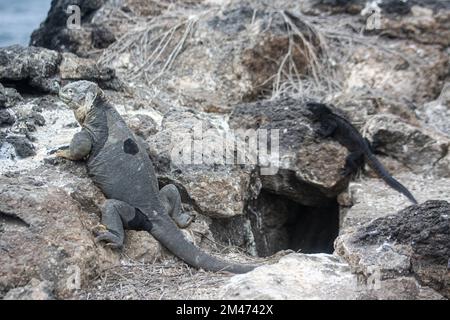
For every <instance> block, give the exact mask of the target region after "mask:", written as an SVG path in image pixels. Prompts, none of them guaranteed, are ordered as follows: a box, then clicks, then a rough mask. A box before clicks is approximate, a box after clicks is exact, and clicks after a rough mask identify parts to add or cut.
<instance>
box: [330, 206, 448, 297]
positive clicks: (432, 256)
mask: <svg viewBox="0 0 450 320" xmlns="http://www.w3.org/2000/svg"><path fill="white" fill-rule="evenodd" d="M449 216H450V204H449V203H448V202H446V201H431V200H430V201H427V202H425V203H423V204H421V205H415V206H410V207H408V208H406V209H404V210H402V211H400V212H398V213H397V214H392V215H388V216H386V217H382V218H379V219H376V220H374V221H372V222H371V223H369V224H368V225H365V226H363V227H361V228H359V229H357V230H356V231H355V232H350V233H347V234H344V235H342V236H340V237H339V238H338V240H337V242H336V251H337V253H338V254H339V255H341V256H342V257H344V258H345V259H346V260H347V261H348V262H349V263H350V265H351V266H352V270H354V271H355V272H357V273H359V274H361V275H362V276H363V277H364V278H365V279H366V280H367V282H368V283H369V284H373V290H374V292H377V291H378V293H380V292H385V293H384V294H388V295H389V296H391V297H397V298H406V299H410V298H421V299H423V298H424V297H428V298H438V297H439V295H438V294H433V292H432V291H431V290H430V289H429V288H433V289H434V290H436V291H437V292H439V293H440V294H441V295H443V296H445V297H447V298H448V297H449V294H450V291H449V289H450V277H449V275H448V257H449V256H450V245H449V243H450V241H449V238H450V220H449ZM415 279H417V280H418V281H419V282H418V283H416V281H415ZM385 280H386V281H388V282H389V284H388V286H387V287H384V284H385V283H384V281H385ZM405 281H406V282H407V283H409V284H410V285H412V287H409V288H408V290H405V288H402V287H401V286H397V285H394V286H393V285H392V284H393V283H395V282H397V284H398V285H400V284H401V283H402V282H405ZM414 283H415V285H413V284H414ZM419 283H420V284H419ZM427 287H429V288H427Z"/></svg>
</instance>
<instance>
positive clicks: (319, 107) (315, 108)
mask: <svg viewBox="0 0 450 320" xmlns="http://www.w3.org/2000/svg"><path fill="white" fill-rule="evenodd" d="M306 107H307V108H308V110H309V112H311V115H312V119H313V120H314V121H316V120H319V119H320V118H322V117H323V116H326V115H328V114H331V113H332V111H331V109H330V108H329V107H327V105H325V104H323V103H317V102H308V103H307V104H306Z"/></svg>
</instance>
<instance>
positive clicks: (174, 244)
mask: <svg viewBox="0 0 450 320" xmlns="http://www.w3.org/2000/svg"><path fill="white" fill-rule="evenodd" d="M150 221H151V223H152V227H151V230H147V231H148V232H150V234H151V235H153V236H154V237H155V238H156V239H157V240H158V241H159V242H160V243H161V244H162V245H163V246H165V247H166V248H167V249H169V250H170V251H171V252H172V253H173V254H175V255H176V256H177V257H179V258H180V259H182V260H184V261H185V262H186V263H187V264H189V265H191V266H193V267H195V268H202V269H204V270H207V271H228V272H232V273H246V272H249V271H251V270H253V269H254V268H256V267H257V266H255V265H246V264H235V263H229V262H225V261H222V260H219V259H217V258H215V257H213V256H211V255H209V254H207V253H206V252H204V251H202V250H200V249H199V248H198V247H196V246H195V245H194V244H193V243H191V242H190V241H188V240H187V239H186V238H185V237H184V235H183V233H182V232H181V230H180V229H178V227H177V226H176V224H175V223H174V222H173V221H172V219H171V218H170V217H169V216H168V215H165V214H157V215H156V216H152V217H151V219H150Z"/></svg>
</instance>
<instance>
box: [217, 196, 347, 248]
mask: <svg viewBox="0 0 450 320" xmlns="http://www.w3.org/2000/svg"><path fill="white" fill-rule="evenodd" d="M211 231H212V233H213V235H214V238H215V239H216V240H218V241H220V242H222V243H224V244H225V245H233V246H239V247H241V248H243V249H244V250H246V251H247V252H248V253H250V254H254V255H257V256H260V257H266V256H270V255H272V254H275V253H277V252H278V251H282V250H288V249H291V250H294V251H299V252H302V253H333V251H334V246H333V244H334V240H335V239H336V237H337V236H338V233H339V205H338V203H337V201H336V200H333V201H330V202H327V203H324V206H322V207H309V206H304V205H302V204H299V203H297V202H295V201H292V200H290V199H289V198H287V197H285V196H281V195H276V194H273V193H271V192H268V191H266V190H262V191H261V193H260V195H259V196H258V198H257V199H256V200H255V201H254V202H253V203H250V204H249V205H248V208H247V215H246V216H238V217H235V218H232V219H212V224H211Z"/></svg>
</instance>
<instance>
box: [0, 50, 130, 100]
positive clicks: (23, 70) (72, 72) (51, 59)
mask: <svg viewBox="0 0 450 320" xmlns="http://www.w3.org/2000/svg"><path fill="white" fill-rule="evenodd" d="M81 79H85V80H91V81H95V82H98V84H99V85H100V86H101V87H102V88H105V89H114V90H118V89H120V88H121V87H122V83H121V81H120V80H119V79H117V77H116V76H115V71H114V70H113V69H111V68H109V67H101V66H98V65H97V64H96V62H95V61H94V60H91V59H83V58H79V57H77V56H75V55H73V54H69V53H64V54H61V53H59V52H56V51H52V50H48V49H44V48H40V47H22V46H19V45H13V46H9V47H5V48H1V49H0V81H7V82H11V83H14V82H19V83H20V84H21V85H22V86H23V85H28V86H29V87H30V88H29V89H28V90H29V91H33V90H34V91H42V92H53V93H56V92H57V90H58V89H57V88H56V87H55V85H54V81H55V80H58V81H59V80H63V82H66V81H72V80H81Z"/></svg>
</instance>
